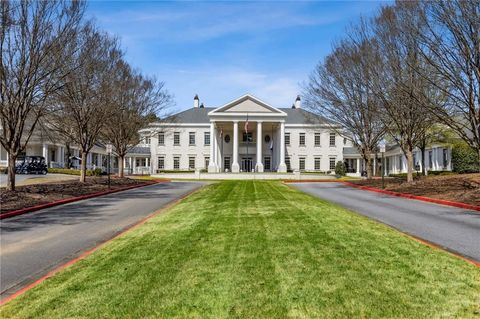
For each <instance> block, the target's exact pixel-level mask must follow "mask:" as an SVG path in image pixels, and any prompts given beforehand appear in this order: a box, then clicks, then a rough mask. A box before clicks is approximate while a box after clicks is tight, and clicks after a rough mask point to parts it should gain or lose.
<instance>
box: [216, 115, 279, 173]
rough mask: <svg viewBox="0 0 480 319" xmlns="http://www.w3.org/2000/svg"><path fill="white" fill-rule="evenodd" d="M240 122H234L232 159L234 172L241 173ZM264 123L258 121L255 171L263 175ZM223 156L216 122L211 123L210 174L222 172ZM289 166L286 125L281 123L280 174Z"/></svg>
mask: <svg viewBox="0 0 480 319" xmlns="http://www.w3.org/2000/svg"><path fill="white" fill-rule="evenodd" d="M238 122H239V121H233V159H232V172H233V173H238V172H240V164H239V162H238V158H239V154H238V153H239V152H238V140H239V136H238V135H239V134H238ZM262 124H263V122H262V121H257V163H256V165H255V171H257V172H259V173H262V172H263V169H264V167H263V161H262V140H263V139H262ZM220 161H221V155H220V154H219V150H218V141H217V130H216V127H215V122H214V121H212V122H210V162H209V164H208V172H209V173H214V172H218V171H220V169H221V167H222V165H221V162H220ZM286 171H287V165H286V164H285V123H284V122H283V121H282V122H280V161H279V165H278V172H282V173H284V172H286Z"/></svg>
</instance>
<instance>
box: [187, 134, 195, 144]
mask: <svg viewBox="0 0 480 319" xmlns="http://www.w3.org/2000/svg"><path fill="white" fill-rule="evenodd" d="M188 145H195V132H189V133H188Z"/></svg>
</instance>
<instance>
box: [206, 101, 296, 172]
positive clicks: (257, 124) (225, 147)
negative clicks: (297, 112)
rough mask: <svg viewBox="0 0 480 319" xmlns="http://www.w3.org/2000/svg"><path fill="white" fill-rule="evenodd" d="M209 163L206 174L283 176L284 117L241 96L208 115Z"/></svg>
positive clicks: (284, 166) (282, 114)
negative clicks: (266, 172) (254, 173)
mask: <svg viewBox="0 0 480 319" xmlns="http://www.w3.org/2000/svg"><path fill="white" fill-rule="evenodd" d="M208 116H209V119H210V136H211V145H210V162H209V166H208V172H210V173H214V172H230V171H231V172H233V173H238V172H252V171H255V172H260V173H261V172H264V171H266V170H267V171H277V172H286V171H287V166H286V165H285V142H284V135H285V134H284V132H285V118H286V116H287V114H286V113H285V112H283V111H281V110H279V109H277V108H275V107H273V106H271V105H268V104H267V103H265V102H263V101H261V100H259V99H257V98H255V97H253V96H251V95H244V96H242V97H240V98H239V99H236V100H234V101H232V102H230V103H227V104H226V105H224V106H222V107H220V108H217V109H215V110H213V111H211V112H209V113H208Z"/></svg>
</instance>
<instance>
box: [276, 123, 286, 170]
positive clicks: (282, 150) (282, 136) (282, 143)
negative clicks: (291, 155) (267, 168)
mask: <svg viewBox="0 0 480 319" xmlns="http://www.w3.org/2000/svg"><path fill="white" fill-rule="evenodd" d="M278 171H279V172H280V173H286V172H287V165H285V122H281V123H280V164H279V165H278Z"/></svg>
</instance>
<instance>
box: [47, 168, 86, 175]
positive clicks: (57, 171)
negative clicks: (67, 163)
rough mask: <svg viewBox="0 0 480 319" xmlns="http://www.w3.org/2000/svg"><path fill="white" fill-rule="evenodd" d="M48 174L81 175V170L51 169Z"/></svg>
mask: <svg viewBox="0 0 480 319" xmlns="http://www.w3.org/2000/svg"><path fill="white" fill-rule="evenodd" d="M48 172H49V173H51V174H68V175H80V170H79V169H69V168H49V169H48ZM87 173H88V171H87ZM87 175H88V174H87Z"/></svg>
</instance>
